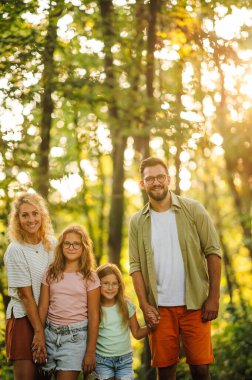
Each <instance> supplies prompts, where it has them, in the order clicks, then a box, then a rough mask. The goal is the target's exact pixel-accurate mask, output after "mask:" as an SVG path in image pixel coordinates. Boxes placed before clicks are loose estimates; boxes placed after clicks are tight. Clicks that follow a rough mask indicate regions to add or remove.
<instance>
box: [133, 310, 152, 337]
mask: <svg viewBox="0 0 252 380" xmlns="http://www.w3.org/2000/svg"><path fill="white" fill-rule="evenodd" d="M129 327H130V330H131V332H132V335H133V337H134V338H135V339H142V338H144V337H145V336H146V335H147V334H148V328H147V326H143V327H141V326H140V325H139V323H138V320H137V317H136V313H135V314H133V315H132V317H131V318H130V319H129Z"/></svg>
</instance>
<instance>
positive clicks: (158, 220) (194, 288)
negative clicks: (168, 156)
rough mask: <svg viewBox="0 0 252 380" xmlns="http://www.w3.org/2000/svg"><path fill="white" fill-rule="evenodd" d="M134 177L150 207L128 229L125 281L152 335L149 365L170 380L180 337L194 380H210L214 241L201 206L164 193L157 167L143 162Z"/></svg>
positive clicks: (163, 170)
mask: <svg viewBox="0 0 252 380" xmlns="http://www.w3.org/2000/svg"><path fill="white" fill-rule="evenodd" d="M140 172H141V181H140V186H141V188H142V189H143V190H145V191H146V193H147V195H148V199H149V203H148V204H147V205H145V207H144V208H143V209H142V210H141V211H139V212H138V213H136V214H135V215H134V216H133V217H132V219H131V222H130V228H129V256H130V274H131V275H132V279H133V284H134V288H135V291H136V294H137V297H138V300H139V305H140V307H141V309H142V311H143V314H144V318H145V321H146V323H147V325H148V326H149V328H150V329H151V333H150V334H149V343H150V349H151V365H152V366H153V367H157V368H158V375H159V380H174V379H176V364H177V362H178V361H179V340H180V335H181V337H182V342H183V349H184V353H185V355H186V359H187V363H188V364H189V366H190V371H191V376H192V379H194V380H196V379H197V380H209V379H210V375H209V368H208V364H209V363H212V362H213V361H214V358H213V353H212V344H211V326H210V323H211V322H210V321H211V320H213V319H215V318H217V315H218V308H219V296H220V276H221V260H220V258H221V253H220V247H219V243H218V239H217V235H216V232H215V229H214V226H213V223H212V221H211V219H210V217H209V215H208V214H207V212H206V210H205V209H204V207H203V206H202V205H201V204H200V203H199V202H197V201H195V200H192V199H188V198H183V197H180V196H177V195H175V194H174V193H172V192H170V190H169V185H170V177H169V175H168V170H167V167H166V165H165V163H164V162H163V161H162V160H160V159H159V158H154V157H149V158H147V159H145V160H143V161H142V163H141V166H140Z"/></svg>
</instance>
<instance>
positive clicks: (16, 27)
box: [0, 0, 252, 380]
mask: <svg viewBox="0 0 252 380" xmlns="http://www.w3.org/2000/svg"><path fill="white" fill-rule="evenodd" d="M182 3H183V4H182ZM0 13H1V16H2V17H1V18H0V32H1V37H2V42H1V47H2V55H1V57H0V73H1V75H0V182H1V188H0V247H1V250H0V263H1V264H0V274H1V276H0V321H1V323H2V324H1V326H0V327H1V330H3V329H4V318H5V317H4V313H5V308H6V299H7V280H6V276H5V272H4V268H3V260H2V257H3V254H4V252H5V249H6V247H7V244H8V237H7V225H8V218H9V213H10V204H11V203H12V201H13V199H14V198H15V196H16V195H17V194H18V193H19V192H20V191H26V190H27V191H29V192H34V191H38V192H39V193H41V194H42V195H43V197H44V198H45V199H46V200H47V202H48V205H49V209H50V214H51V218H52V220H53V225H54V227H55V234H56V236H58V234H59V232H60V231H61V230H62V229H63V228H65V227H66V226H67V225H69V224H73V223H74V224H81V225H83V226H85V228H86V229H87V231H88V233H89V234H90V236H91V238H92V240H93V243H94V252H95V256H96V260H97V263H105V262H107V261H113V262H115V263H116V264H118V265H120V266H121V269H122V272H123V275H124V278H125V283H126V287H127V293H128V294H129V295H130V296H132V298H134V299H135V301H136V295H135V293H134V291H133V285H132V281H131V278H130V277H129V276H128V270H129V262H128V239H127V235H128V226H129V222H130V218H131V216H132V215H133V214H134V213H135V212H137V211H138V210H140V208H141V207H142V206H143V203H144V202H145V201H146V199H147V198H144V196H145V194H144V193H143V192H142V191H141V188H140V179H141V178H140V172H139V164H140V162H141V160H142V159H143V158H146V157H147V156H150V155H151V156H158V157H159V158H161V159H163V160H164V161H165V162H167V164H168V169H169V175H170V176H171V183H170V188H171V190H172V191H174V192H175V193H176V194H177V195H182V196H185V197H187V198H193V199H196V200H198V201H199V202H201V203H202V204H203V205H204V206H205V207H206V209H207V211H208V213H209V214H210V216H211V217H212V219H213V222H214V225H215V228H216V230H217V233H218V236H219V240H220V244H221V248H222V252H223V260H222V267H223V271H222V280H221V306H220V312H219V318H218V319H217V320H215V321H214V322H213V336H214V340H213V341H214V350H215V357H216V363H215V365H214V366H213V369H212V379H213V380H221V379H224V380H241V379H242V380H249V379H251V378H252V364H251V360H250V358H251V339H252V337H251V328H250V329H249V328H248V326H251V315H252V314H251V300H252V287H251V285H250V284H251V283H252V215H251V210H252V203H251V202H252V124H251V117H252V111H251V110H252V90H251V89H252V45H251V41H252V28H251V27H252V10H251V4H250V2H249V1H247V0H241V1H224V2H219V3H218V2H215V1H210V0H208V1H197V2H193V1H187V0H186V1H184V2H180V1H177V0H172V1H160V0H157V1H155V0H148V1H145V0H139V1H136V0H108V1H106V2H105V1H101V0H99V1H98V0H97V1H96V0H94V1H86V2H85V1H81V0H59V1H49V0H48V1H47V0H39V1H35V0H25V1H18V2H3V3H2V4H1V5H0ZM137 313H138V314H139V317H140V318H142V313H141V311H140V310H138V311H137ZM1 332H2V331H1ZM3 347H4V343H3V338H1V340H0V359H1V363H2V360H3V363H5V358H4V355H5V352H4V348H3ZM133 347H134V352H135V354H134V355H135V357H134V372H135V379H137V380H142V379H146V380H150V378H148V376H151V369H150V366H149V363H147V360H146V355H147V353H146V352H145V351H144V344H143V342H142V341H141V342H140V341H136V340H133ZM145 361H146V363H145ZM178 368H179V369H178V375H179V377H178V378H180V379H183V380H188V379H190V375H189V372H188V369H187V366H186V364H185V359H184V357H183V358H182V362H181V363H180V364H179V365H178ZM1 371H2V372H1ZM148 371H149V372H148ZM146 373H147V374H148V375H146ZM149 373H150V375H149ZM152 375H153V374H152ZM11 376H12V375H11V370H10V368H9V367H7V366H5V365H4V366H3V369H0V377H1V378H3V379H4V378H6V379H7V378H8V379H12V377H11ZM152 379H153V377H152Z"/></svg>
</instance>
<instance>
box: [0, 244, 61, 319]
mask: <svg viewBox="0 0 252 380" xmlns="http://www.w3.org/2000/svg"><path fill="white" fill-rule="evenodd" d="M51 243H52V246H53V249H52V251H51V252H47V251H45V249H44V246H43V244H42V243H41V242H40V243H39V244H28V243H19V242H18V241H15V242H12V243H10V244H9V246H8V247H7V250H6V252H5V254H4V264H5V267H6V271H7V278H8V295H9V296H10V297H11V300H10V302H9V305H8V307H7V313H6V318H7V319H9V318H11V315H12V314H13V316H14V317H15V318H22V317H24V316H26V315H27V313H26V310H25V307H24V304H23V302H22V300H21V299H20V297H19V295H18V288H22V287H25V286H31V287H32V292H33V295H34V299H35V302H36V304H37V305H38V302H39V295H40V286H41V281H42V278H43V274H44V272H45V270H46V268H47V267H48V265H49V264H50V263H51V262H52V260H53V251H54V248H55V246H56V243H57V240H56V239H55V238H54V237H52V238H51Z"/></svg>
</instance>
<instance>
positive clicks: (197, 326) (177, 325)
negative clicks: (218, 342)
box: [149, 306, 214, 367]
mask: <svg viewBox="0 0 252 380" xmlns="http://www.w3.org/2000/svg"><path fill="white" fill-rule="evenodd" d="M159 313H160V321H159V324H158V327H157V329H156V330H155V331H153V332H151V333H150V334H149V343H150V350H151V365H152V367H169V366H171V365H173V364H175V363H177V362H179V351H180V336H181V338H182V343H183V350H184V353H185V356H186V362H187V363H188V364H189V365H190V364H191V365H201V364H209V363H213V361H214V357H213V351H212V342H211V323H210V322H202V320H201V313H202V311H201V310H187V309H186V307H185V306H176V307H164V306H160V307H159Z"/></svg>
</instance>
